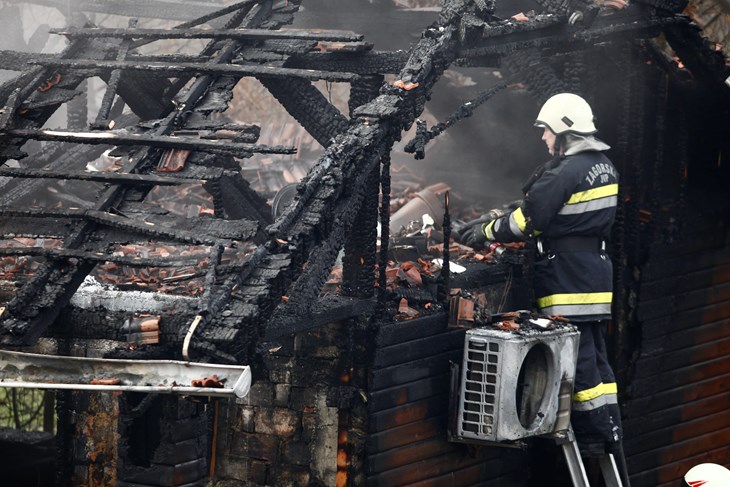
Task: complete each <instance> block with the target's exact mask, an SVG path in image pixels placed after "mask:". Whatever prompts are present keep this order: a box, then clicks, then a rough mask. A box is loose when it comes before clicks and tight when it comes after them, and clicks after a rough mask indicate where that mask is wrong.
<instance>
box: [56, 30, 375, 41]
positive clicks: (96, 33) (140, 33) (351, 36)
mask: <svg viewBox="0 0 730 487" xmlns="http://www.w3.org/2000/svg"><path fill="white" fill-rule="evenodd" d="M50 32H51V33H52V34H59V35H63V36H66V37H93V38H99V37H111V38H120V39H154V40H157V39H234V40H239V41H242V40H262V39H298V40H312V41H323V42H324V41H327V42H356V41H362V40H363V36H362V35H361V34H356V33H354V32H349V31H342V30H299V29H285V30H269V29H215V30H202V29H173V30H167V29H132V28H130V29H102V28H69V29H51V30H50Z"/></svg>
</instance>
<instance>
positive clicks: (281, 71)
mask: <svg viewBox="0 0 730 487" xmlns="http://www.w3.org/2000/svg"><path fill="white" fill-rule="evenodd" d="M31 64H39V65H42V66H45V67H54V68H65V69H70V70H85V71H88V75H89V76H91V75H92V74H93V75H95V74H102V73H104V72H108V71H113V70H115V69H122V70H126V71H146V72H150V73H156V74H158V75H161V76H163V77H175V76H179V75H182V74H213V75H215V74H217V75H231V76H240V77H244V76H256V77H260V78H275V77H279V78H280V77H293V78H302V79H308V80H310V81H318V80H325V81H338V82H347V83H349V82H352V81H356V80H357V79H358V78H359V76H358V75H356V74H352V73H330V72H327V71H315V70H308V69H294V68H279V67H273V66H261V65H256V64H250V65H245V66H242V65H236V64H207V63H176V64H171V63H160V62H149V63H136V62H134V61H99V60H94V59H35V60H31Z"/></svg>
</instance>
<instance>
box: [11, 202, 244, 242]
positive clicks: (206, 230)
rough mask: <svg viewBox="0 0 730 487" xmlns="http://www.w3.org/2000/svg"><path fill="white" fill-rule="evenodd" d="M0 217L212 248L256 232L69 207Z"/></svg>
mask: <svg viewBox="0 0 730 487" xmlns="http://www.w3.org/2000/svg"><path fill="white" fill-rule="evenodd" d="M0 216H12V217H18V218H41V219H50V218H54V219H69V220H85V221H87V222H92V223H97V224H99V225H104V226H108V227H112V228H116V229H119V230H124V231H126V232H129V233H130V234H139V235H144V236H148V237H155V238H159V239H170V240H175V241H178V242H185V243H191V244H202V245H214V244H216V243H217V242H220V241H223V240H228V239H236V240H250V239H251V238H253V237H254V235H255V234H256V231H257V230H258V224H257V223H256V222H252V221H249V220H216V219H208V220H209V221H210V222H211V223H212V224H211V225H206V224H205V220H204V219H198V220H196V221H197V222H198V225H196V226H197V227H199V228H196V229H195V230H193V229H192V228H191V229H184V228H185V227H187V226H190V223H191V222H190V221H189V219H185V220H184V221H185V222H188V223H187V224H185V223H183V220H182V219H177V218H174V217H169V216H168V217H166V218H165V220H164V221H157V222H152V221H148V220H140V219H136V218H127V217H124V216H121V215H116V214H113V213H109V212H106V211H99V210H84V209H81V208H69V209H66V210H49V209H45V208H43V209H35V208H31V209H27V210H17V209H13V208H0ZM216 223H218V225H216ZM216 227H218V228H216ZM227 243H230V242H227Z"/></svg>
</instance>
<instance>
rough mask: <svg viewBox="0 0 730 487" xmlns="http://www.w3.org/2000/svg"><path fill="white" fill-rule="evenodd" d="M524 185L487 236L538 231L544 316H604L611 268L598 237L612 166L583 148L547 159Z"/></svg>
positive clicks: (608, 218) (605, 228)
mask: <svg viewBox="0 0 730 487" xmlns="http://www.w3.org/2000/svg"><path fill="white" fill-rule="evenodd" d="M528 186H529V187H527V188H526V193H525V199H524V202H523V204H522V205H521V206H520V207H519V208H517V209H516V210H514V211H513V212H512V213H510V214H509V215H505V216H503V217H501V218H499V219H497V220H495V221H493V222H491V223H489V224H487V225H485V226H484V227H483V230H484V234H485V235H486V237H487V238H488V239H489V240H495V241H498V242H514V241H519V240H525V239H526V238H528V237H530V236H536V237H537V239H538V256H537V258H536V261H535V282H534V288H535V298H536V300H537V306H538V308H539V309H540V311H541V312H542V313H543V314H546V315H563V316H565V317H566V318H570V319H571V320H572V321H577V322H579V321H593V320H604V319H609V318H610V317H611V298H612V294H613V268H612V265H611V260H610V258H609V257H608V255H606V253H605V251H604V250H603V249H602V244H601V242H602V241H603V240H605V239H606V238H608V237H609V235H610V231H611V226H612V225H613V221H614V217H615V214H616V205H617V199H618V173H617V171H616V168H614V166H613V164H612V163H611V161H610V160H609V159H608V158H607V157H606V156H605V155H604V154H603V152H600V151H597V150H587V151H584V152H579V153H577V154H573V155H568V156H564V157H562V158H559V159H557V160H553V161H550V162H548V163H546V165H545V166H543V167H542V168H540V170H539V171H538V173H536V176H535V177H533V181H531V183H529V184H528ZM541 247H542V252H539V251H540V248H541Z"/></svg>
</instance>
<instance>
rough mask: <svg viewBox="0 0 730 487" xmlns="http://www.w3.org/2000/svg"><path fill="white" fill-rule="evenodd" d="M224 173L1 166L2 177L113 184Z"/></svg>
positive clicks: (174, 181)
mask: <svg viewBox="0 0 730 487" xmlns="http://www.w3.org/2000/svg"><path fill="white" fill-rule="evenodd" d="M222 175H223V169H221V168H211V174H210V176H209V177H206V178H204V179H197V178H185V177H177V176H155V175H150V174H120V173H116V172H79V171H76V172H61V171H49V170H45V169H23V168H0V177H3V176H4V177H13V178H28V179H69V180H76V181H95V182H99V183H112V184H151V185H155V186H175V185H179V184H196V183H197V184H203V183H205V182H206V181H207V180H209V179H216V178H219V177H221V176H222Z"/></svg>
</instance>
